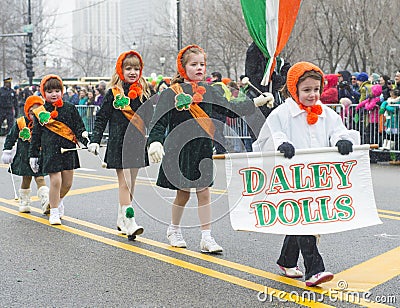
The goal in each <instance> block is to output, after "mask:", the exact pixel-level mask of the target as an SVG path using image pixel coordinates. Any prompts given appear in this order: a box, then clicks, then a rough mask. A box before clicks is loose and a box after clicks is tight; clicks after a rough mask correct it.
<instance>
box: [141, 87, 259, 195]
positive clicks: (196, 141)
mask: <svg viewBox="0 0 400 308" xmlns="http://www.w3.org/2000/svg"><path fill="white" fill-rule="evenodd" d="M199 85H202V86H204V87H205V88H206V93H205V94H204V95H203V102H201V103H200V104H199V107H200V108H201V109H203V111H204V112H205V113H207V115H208V116H209V117H210V118H212V116H213V113H214V114H215V113H218V114H222V115H225V116H228V117H231V118H235V117H239V116H243V115H247V114H251V113H253V112H254V109H255V107H254V103H253V101H251V100H250V99H248V98H247V97H243V101H241V102H238V103H229V102H228V101H227V100H226V98H224V97H223V96H222V95H221V94H220V93H219V92H218V91H217V90H216V89H215V88H213V87H211V86H210V85H208V84H204V83H200V84H199ZM181 86H182V89H183V92H184V93H186V94H190V95H193V91H192V87H191V85H190V84H187V83H182V84H181ZM175 95H176V94H175V92H174V91H173V90H172V89H170V88H168V89H166V90H164V91H163V92H162V93H161V95H160V99H159V101H158V103H157V105H156V110H155V112H154V115H153V119H152V123H151V125H150V126H151V131H150V135H149V139H148V144H151V143H152V142H155V141H158V142H161V143H162V144H163V145H164V151H165V156H164V157H163V160H162V163H161V166H160V170H159V173H158V179H157V185H158V186H161V187H165V188H169V189H175V190H176V189H185V188H204V187H209V186H212V184H213V162H212V154H213V145H212V140H211V138H210V137H209V136H208V134H207V133H206V132H205V131H204V130H203V128H201V126H200V125H199V124H198V123H197V121H196V120H195V119H194V118H193V117H192V115H191V114H190V112H189V111H188V110H178V109H177V108H176V107H175Z"/></svg>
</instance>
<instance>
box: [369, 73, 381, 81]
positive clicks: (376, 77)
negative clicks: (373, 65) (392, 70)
mask: <svg viewBox="0 0 400 308" xmlns="http://www.w3.org/2000/svg"><path fill="white" fill-rule="evenodd" d="M371 77H372V82H373V83H378V82H379V78H380V77H381V76H380V75H379V74H378V73H372V74H371Z"/></svg>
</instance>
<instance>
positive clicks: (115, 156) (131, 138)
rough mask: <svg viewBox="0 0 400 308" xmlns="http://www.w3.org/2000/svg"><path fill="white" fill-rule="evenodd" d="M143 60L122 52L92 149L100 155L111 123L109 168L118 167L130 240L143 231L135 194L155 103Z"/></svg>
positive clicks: (122, 220) (122, 222)
mask: <svg viewBox="0 0 400 308" xmlns="http://www.w3.org/2000/svg"><path fill="white" fill-rule="evenodd" d="M143 65H144V64H143V60H142V57H141V56H140V54H139V53H137V52H136V51H134V50H130V51H127V52H124V53H122V54H121V55H120V56H119V57H118V59H117V63H116V65H115V73H114V74H113V76H112V78H111V81H110V84H109V86H110V89H109V90H108V92H107V93H106V95H105V97H104V100H103V104H102V106H101V108H100V110H99V111H98V113H97V115H96V121H95V124H94V129H93V135H92V137H91V141H92V143H91V144H89V147H88V148H89V151H90V152H92V153H93V154H95V155H99V148H100V145H99V144H100V142H101V139H102V137H103V132H104V130H105V128H106V126H107V124H108V125H109V139H108V142H107V150H106V154H105V159H104V160H105V162H106V163H107V168H108V169H115V170H116V173H117V178H118V196H119V205H118V215H117V229H118V230H120V231H121V232H122V234H127V235H128V239H129V240H134V239H135V237H136V235H140V234H142V233H143V231H144V230H143V227H141V226H138V225H137V223H136V219H135V212H134V208H133V200H134V198H133V196H134V189H135V182H136V177H137V174H138V171H139V168H143V167H146V166H148V165H149V162H148V157H147V149H146V127H148V125H149V123H150V120H151V118H152V115H153V105H152V104H151V102H149V101H147V99H148V98H149V97H150V89H149V87H148V85H147V83H146V81H145V79H144V78H143V77H142V71H143Z"/></svg>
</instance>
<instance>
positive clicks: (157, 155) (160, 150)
mask: <svg viewBox="0 0 400 308" xmlns="http://www.w3.org/2000/svg"><path fill="white" fill-rule="evenodd" d="M164 155H165V152H164V147H163V145H162V144H161V142H158V141H156V142H152V143H151V144H150V146H149V158H150V162H151V163H152V164H156V163H159V162H160V161H161V159H162V158H163V156H164Z"/></svg>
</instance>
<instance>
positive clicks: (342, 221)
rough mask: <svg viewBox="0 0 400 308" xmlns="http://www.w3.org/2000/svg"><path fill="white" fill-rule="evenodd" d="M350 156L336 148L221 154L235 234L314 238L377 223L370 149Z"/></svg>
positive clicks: (357, 150)
mask: <svg viewBox="0 0 400 308" xmlns="http://www.w3.org/2000/svg"><path fill="white" fill-rule="evenodd" d="M353 149H354V151H353V152H352V153H350V154H349V155H341V154H339V153H338V152H337V149H336V147H335V148H318V149H305V150H297V151H296V155H295V156H294V157H293V158H292V159H287V158H284V157H283V155H282V154H281V153H278V152H266V153H238V154H226V155H225V167H226V172H227V188H228V199H229V207H230V218H231V224H232V227H233V229H234V230H243V231H253V232H263V233H276V234H289V235H290V234H293V235H294V234H296V235H307V234H308V235H312V234H326V233H335V232H340V231H346V230H352V229H357V228H363V227H367V226H372V225H377V224H381V223H382V222H381V220H380V219H379V217H378V213H377V209H376V205H375V198H374V193H373V188H372V180H371V172H370V165H369V153H368V152H369V145H362V146H353Z"/></svg>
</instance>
